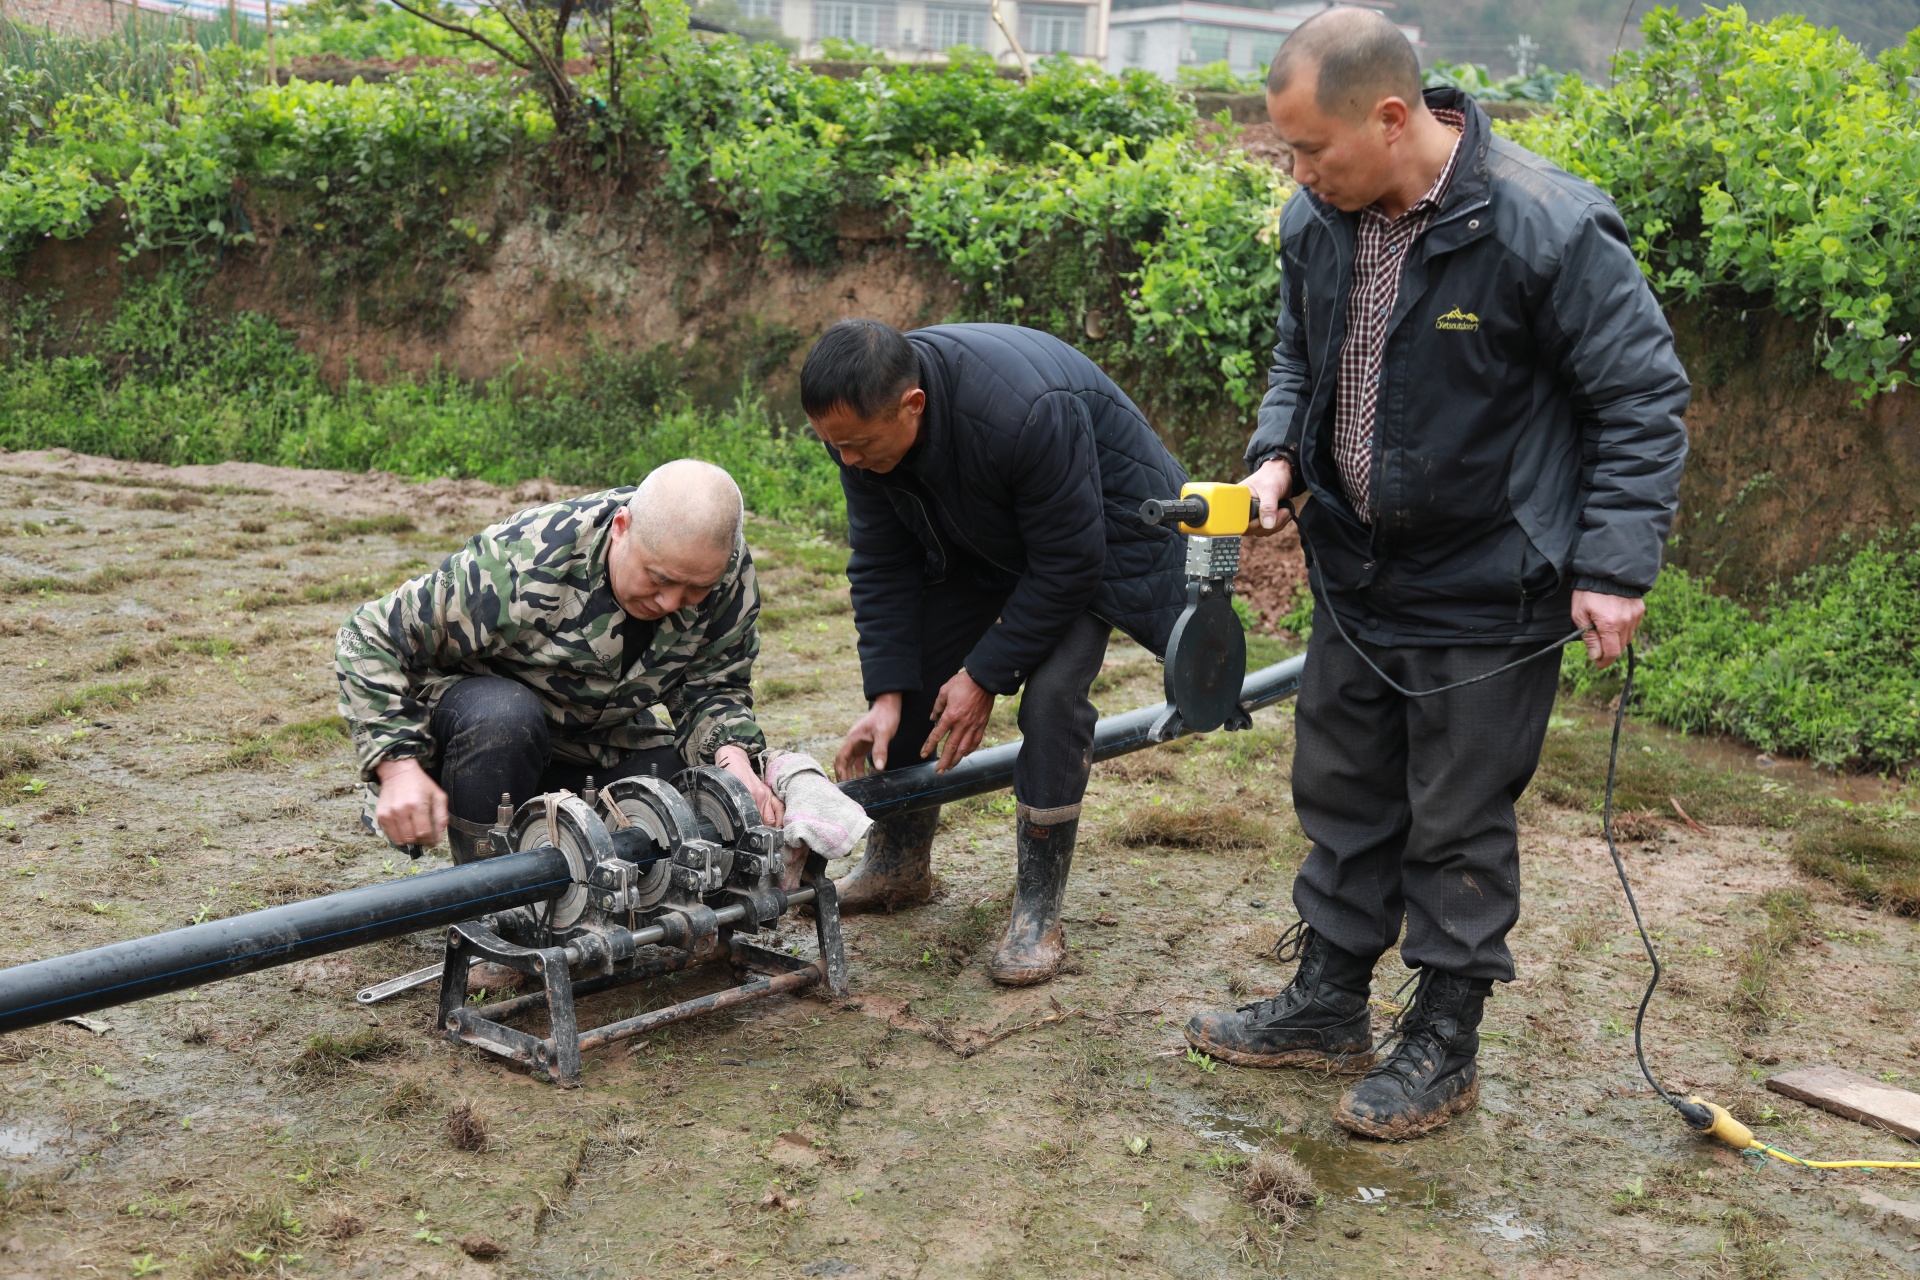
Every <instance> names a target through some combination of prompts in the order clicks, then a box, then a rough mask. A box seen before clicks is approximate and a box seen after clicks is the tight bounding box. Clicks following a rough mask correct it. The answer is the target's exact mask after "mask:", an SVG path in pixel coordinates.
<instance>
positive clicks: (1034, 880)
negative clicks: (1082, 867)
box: [987, 804, 1080, 987]
mask: <svg viewBox="0 0 1920 1280" xmlns="http://www.w3.org/2000/svg"><path fill="white" fill-rule="evenodd" d="M1062 815H1065V816H1064V817H1063V816H1062ZM1036 818H1041V819H1045V821H1035V819H1036ZM1014 821H1015V822H1016V823H1017V824H1018V828H1017V829H1018V836H1017V843H1018V846H1019V850H1020V854H1019V866H1018V869H1017V870H1016V872H1015V879H1014V889H1013V919H1011V920H1010V921H1008V922H1007V936H1006V937H1005V938H1004V939H1003V940H1002V941H1001V943H1000V949H999V950H998V951H995V952H994V953H993V961H992V962H991V963H990V964H988V965H987V976H989V977H991V978H992V979H993V980H994V981H995V982H997V983H999V984H1000V985H1001V986H1003V987H1031V986H1033V985H1034V984H1036V983H1040V982H1045V981H1047V980H1048V979H1049V978H1051V977H1053V975H1054V974H1056V973H1058V972H1060V965H1061V963H1062V962H1063V961H1065V960H1066V958H1067V939H1066V934H1065V933H1064V932H1063V931H1062V930H1061V928H1060V904H1061V902H1062V901H1063V900H1064V899H1065V898H1066V896H1067V870H1068V868H1070V867H1071V866H1072V865H1073V839H1074V836H1075V835H1076V834H1077V833H1078V831H1079V829H1080V806H1079V805H1077V804H1076V805H1069V806H1066V807H1063V808H1059V809H1029V808H1027V806H1026V805H1020V806H1019V807H1018V809H1017V810H1016V812H1015V819H1014Z"/></svg>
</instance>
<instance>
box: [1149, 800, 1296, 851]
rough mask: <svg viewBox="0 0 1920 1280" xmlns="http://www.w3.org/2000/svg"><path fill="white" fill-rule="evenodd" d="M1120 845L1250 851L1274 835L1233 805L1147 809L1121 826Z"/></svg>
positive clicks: (1257, 820)
mask: <svg viewBox="0 0 1920 1280" xmlns="http://www.w3.org/2000/svg"><path fill="white" fill-rule="evenodd" d="M1119 835H1120V843H1121V844H1124V845H1128V846H1131V847H1133V848H1141V847H1146V846H1154V847H1158V848H1164V849H1215V850H1219V849H1253V848H1258V847H1259V846H1261V845H1265V844H1270V843H1272V842H1273V831H1272V829H1271V828H1270V827H1269V826H1268V825H1267V824H1266V823H1265V822H1263V821H1261V820H1260V819H1258V818H1253V817H1249V816H1247V815H1246V814H1245V813H1243V812H1241V811H1240V810H1239V809H1238V808H1236V807H1235V806H1233V805H1225V804H1218V805H1197V806H1192V807H1188V806H1184V805H1170V804H1169V805H1159V804H1156V805H1147V806H1144V807H1142V808H1139V809H1135V810H1134V811H1133V812H1132V813H1129V814H1128V815H1127V816H1126V817H1125V818H1124V819H1122V820H1121V823H1120V832H1119Z"/></svg>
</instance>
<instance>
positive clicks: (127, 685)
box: [20, 676, 167, 724]
mask: <svg viewBox="0 0 1920 1280" xmlns="http://www.w3.org/2000/svg"><path fill="white" fill-rule="evenodd" d="M166 691H167V678H166V677H165V676H148V677H147V678H146V679H144V680H124V681H120V682H118V683H114V684H90V685H87V686H86V687H85V688H82V689H77V690H75V691H74V692H72V693H69V694H67V695H66V696H64V697H61V698H56V699H55V700H53V701H52V702H49V703H47V704H46V705H45V706H43V707H41V708H40V709H39V710H38V711H32V712H29V713H28V714H27V715H26V716H24V717H23V718H22V719H21V721H20V723H23V724H46V723H47V722H48V721H50V720H58V719H61V718H62V717H64V716H77V715H79V714H80V713H81V712H83V711H101V710H112V711H117V710H119V709H120V708H122V707H130V706H133V705H135V704H136V703H138V702H139V701H140V699H142V698H146V697H152V696H153V695H155V694H158V693H165V692H166Z"/></svg>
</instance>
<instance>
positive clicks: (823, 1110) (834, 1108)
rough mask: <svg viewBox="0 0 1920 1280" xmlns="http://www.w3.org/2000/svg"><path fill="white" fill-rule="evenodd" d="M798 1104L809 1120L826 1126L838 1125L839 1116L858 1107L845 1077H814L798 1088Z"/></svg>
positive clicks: (856, 1099) (857, 1101) (851, 1087)
mask: <svg viewBox="0 0 1920 1280" xmlns="http://www.w3.org/2000/svg"><path fill="white" fill-rule="evenodd" d="M800 1103H801V1105H802V1106H804V1107H805V1108H806V1109H807V1118H808V1119H809V1120H816V1121H818V1122H820V1123H821V1124H826V1125H835V1124H838V1123H840V1117H841V1116H843V1115H845V1114H846V1113H847V1112H849V1111H851V1110H853V1108H855V1107H857V1106H859V1105H860V1102H859V1099H858V1098H857V1097H856V1096H855V1095H854V1092H853V1086H852V1085H851V1084H849V1083H848V1082H847V1078H846V1077H845V1076H815V1077H814V1078H813V1079H811V1080H809V1081H807V1083H806V1084H804V1085H802V1086H801V1087H800Z"/></svg>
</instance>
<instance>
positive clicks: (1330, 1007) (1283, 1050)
mask: <svg viewBox="0 0 1920 1280" xmlns="http://www.w3.org/2000/svg"><path fill="white" fill-rule="evenodd" d="M1274 954H1275V955H1276V956H1278V957H1279V958H1280V959H1281V960H1291V959H1293V958H1294V957H1295V956H1298V957H1299V958H1300V967H1299V968H1298V969H1296V970H1294V974H1293V981H1292V982H1290V983H1288V984H1287V989H1286V990H1284V991H1282V992H1281V993H1280V994H1279V995H1277V996H1274V997H1272V998H1271V999H1268V1000H1261V1001H1258V1002H1257V1003H1254V1004H1244V1005H1241V1006H1240V1007H1239V1008H1238V1009H1235V1010H1234V1011H1233V1012H1231V1013H1203V1014H1200V1015H1199V1016H1197V1017H1195V1018H1194V1019H1193V1020H1192V1021H1190V1022H1189V1023H1187V1043H1188V1044H1190V1045H1192V1046H1193V1047H1194V1048H1196V1049H1198V1050H1199V1051H1200V1052H1202V1053H1204V1054H1206V1055H1207V1056H1208V1057H1212V1058H1218V1059H1220V1060H1221V1061H1222V1062H1231V1063H1234V1064H1236V1065H1237V1066H1242V1067H1324V1068H1331V1069H1332V1070H1334V1071H1347V1072H1353V1071H1365V1070H1366V1069H1367V1067H1368V1066H1369V1065H1370V1064H1371V1063H1372V1062H1373V1027H1372V1020H1371V1018H1370V1017H1369V1016H1368V1012H1367V995H1368V992H1369V991H1370V990H1371V988H1372V984H1373V966H1374V962H1375V961H1376V960H1377V959H1379V957H1377V956H1371V957H1370V956H1358V955H1355V954H1353V953H1352V952H1351V951H1342V950H1341V949H1340V948H1339V947H1336V946H1334V945H1333V944H1332V943H1331V942H1328V941H1327V940H1326V939H1325V938H1323V937H1321V936H1320V935H1319V934H1318V933H1315V932H1314V931H1313V928H1312V926H1310V925H1308V924H1307V922H1306V921H1304V920H1303V921H1301V922H1300V923H1298V924H1296V925H1294V926H1293V927H1292V928H1291V929H1289V930H1287V932H1286V933H1283V934H1281V935H1280V941H1279V942H1278V943H1277V944H1276V945H1275V947H1274Z"/></svg>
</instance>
